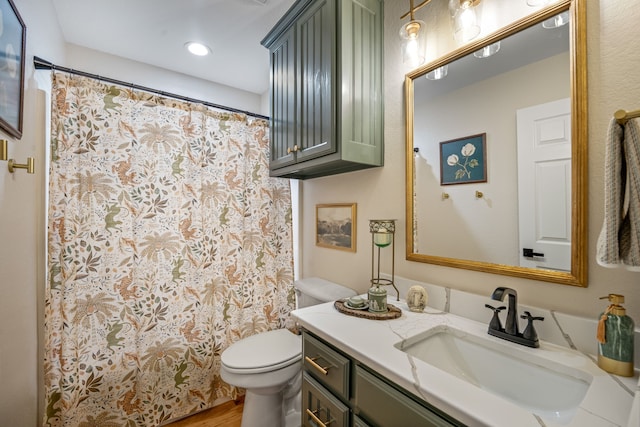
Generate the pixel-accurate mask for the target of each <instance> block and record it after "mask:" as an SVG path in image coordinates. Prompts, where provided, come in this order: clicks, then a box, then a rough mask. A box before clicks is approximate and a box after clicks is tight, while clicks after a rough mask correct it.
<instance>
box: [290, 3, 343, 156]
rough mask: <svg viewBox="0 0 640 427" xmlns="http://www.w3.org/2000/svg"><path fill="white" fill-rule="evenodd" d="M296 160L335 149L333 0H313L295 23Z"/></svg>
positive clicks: (334, 25) (334, 14)
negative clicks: (297, 73)
mask: <svg viewBox="0 0 640 427" xmlns="http://www.w3.org/2000/svg"><path fill="white" fill-rule="evenodd" d="M296 32H297V33H296V34H297V38H296V41H297V43H298V45H297V48H296V53H297V56H298V58H297V66H298V69H299V76H300V78H299V80H298V82H297V89H298V93H297V97H298V103H299V104H298V115H297V124H298V138H297V141H298V147H299V149H298V151H297V153H296V157H297V161H298V162H300V161H306V160H309V159H312V158H315V157H320V156H325V155H327V154H331V153H334V152H336V150H337V148H336V144H337V141H336V138H335V130H334V122H335V117H336V115H335V110H336V108H335V100H334V93H335V90H334V79H335V63H336V0H316V1H315V2H313V3H312V4H311V5H310V6H309V7H308V8H307V10H306V11H305V12H304V13H303V14H302V16H301V17H300V18H299V19H298V20H297V23H296Z"/></svg>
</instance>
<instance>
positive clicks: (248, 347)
mask: <svg viewBox="0 0 640 427" xmlns="http://www.w3.org/2000/svg"><path fill="white" fill-rule="evenodd" d="M301 357H302V343H301V338H300V337H299V336H298V335H294V334H293V333H291V332H290V331H289V330H287V329H276V330H273V331H268V332H262V333H259V334H256V335H252V336H250V337H247V338H243V339H241V340H240V341H238V342H236V343H234V344H231V346H229V348H227V349H226V350H225V351H223V352H222V356H221V360H222V365H223V366H224V369H226V370H227V371H228V372H231V373H236V374H259V373H262V372H270V371H275V370H278V369H282V368H284V367H287V366H289V365H291V364H293V363H295V362H297V361H299V360H300V359H301Z"/></svg>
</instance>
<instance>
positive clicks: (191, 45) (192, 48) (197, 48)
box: [184, 42, 211, 56]
mask: <svg viewBox="0 0 640 427" xmlns="http://www.w3.org/2000/svg"><path fill="white" fill-rule="evenodd" d="M184 47H186V48H187V50H188V51H189V52H191V53H192V54H194V55H197V56H206V55H208V54H209V52H211V49H209V47H207V46H205V45H203V44H202V43H198V42H187V43H185V45H184Z"/></svg>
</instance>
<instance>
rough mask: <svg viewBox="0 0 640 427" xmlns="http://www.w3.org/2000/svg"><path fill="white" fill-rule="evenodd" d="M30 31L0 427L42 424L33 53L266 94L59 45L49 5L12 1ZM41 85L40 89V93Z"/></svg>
mask: <svg viewBox="0 0 640 427" xmlns="http://www.w3.org/2000/svg"><path fill="white" fill-rule="evenodd" d="M14 3H15V5H16V7H17V9H18V10H19V12H20V15H21V16H22V19H23V20H24V21H25V24H26V26H27V42H26V48H27V52H26V61H25V63H26V70H25V92H24V110H23V115H24V123H23V136H22V138H21V140H16V139H15V138H12V137H9V136H8V135H6V134H4V133H3V132H2V131H0V138H3V139H8V140H9V158H15V159H16V161H17V162H19V163H24V162H25V161H26V158H27V157H28V156H30V157H34V158H35V161H36V173H35V174H34V175H28V174H27V173H26V171H24V170H18V171H16V173H14V174H10V173H9V172H8V171H7V167H6V162H1V161H0V243H1V244H0V292H1V293H2V295H1V296H0V384H1V385H2V387H0V426H7V427H8V426H11V427H34V426H38V425H41V423H42V410H43V402H44V400H43V399H44V398H43V394H42V349H41V346H42V342H43V337H42V329H43V324H44V320H43V313H44V311H43V310H44V308H43V307H44V283H45V280H46V273H45V247H46V240H45V236H46V225H45V215H46V202H45V194H46V191H47V190H46V180H45V179H46V175H47V165H46V157H47V153H46V151H45V148H46V145H47V137H48V122H49V117H46V116H45V110H46V109H47V106H48V103H49V102H50V99H49V97H48V92H47V91H46V89H47V88H50V85H49V84H48V76H49V73H48V72H47V71H38V72H37V73H36V72H35V71H34V67H33V56H38V57H40V58H43V59H45V60H47V61H50V62H53V63H55V64H57V65H61V66H64V67H68V68H74V69H79V70H82V71H87V72H90V73H95V74H99V75H102V76H105V77H110V78H114V79H118V80H122V81H125V82H131V83H134V84H139V85H143V86H147V87H150V88H153V89H159V90H163V91H166V92H171V93H176V94H180V95H184V96H188V97H192V98H197V99H203V100H206V101H209V102H212V103H216V104H219V105H226V106H230V107H233V108H237V109H240V110H244V111H250V112H254V113H258V114H265V115H266V114H268V108H266V107H267V105H268V104H267V103H266V102H265V101H264V97H260V96H258V95H254V94H252V93H250V92H246V91H241V90H236V89H233V88H230V87H227V86H222V85H217V84H212V83H209V82H206V81H204V80H201V79H195V78H190V77H188V76H185V75H182V74H178V73H174V72H170V71H166V70H162V69H159V68H155V67H149V66H146V65H144V64H141V63H137V62H135V61H129V60H124V59H122V58H118V57H114V56H111V55H104V54H100V53H99V52H95V51H91V50H89V49H85V48H82V47H80V46H67V45H66V44H65V43H64V40H63V38H62V35H61V32H60V29H59V27H58V24H57V21H55V19H54V18H52V17H55V11H54V9H53V5H52V3H51V0H14ZM39 88H40V89H39Z"/></svg>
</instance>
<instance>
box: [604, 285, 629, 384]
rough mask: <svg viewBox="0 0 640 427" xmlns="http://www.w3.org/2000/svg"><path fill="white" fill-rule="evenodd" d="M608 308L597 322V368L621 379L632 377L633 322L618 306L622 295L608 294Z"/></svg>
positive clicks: (622, 301) (622, 298)
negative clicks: (621, 377)
mask: <svg viewBox="0 0 640 427" xmlns="http://www.w3.org/2000/svg"><path fill="white" fill-rule="evenodd" d="M600 299H608V300H609V303H610V304H609V307H607V309H606V310H605V311H604V313H602V314H601V315H600V321H599V322H598V334H597V338H598V366H599V367H600V368H602V369H603V370H605V371H607V372H610V373H612V374H615V375H620V376H623V377H632V376H633V334H634V325H633V320H632V319H631V318H630V317H629V316H627V315H626V310H625V309H624V307H623V306H621V305H620V304H622V303H624V295H618V294H609V295H608V296H606V297H601V298H600Z"/></svg>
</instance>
